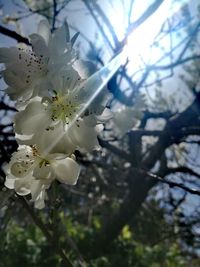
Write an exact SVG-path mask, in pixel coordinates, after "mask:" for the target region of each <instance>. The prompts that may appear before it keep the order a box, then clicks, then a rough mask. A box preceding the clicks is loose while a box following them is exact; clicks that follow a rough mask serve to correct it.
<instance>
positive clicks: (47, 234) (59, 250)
mask: <svg viewBox="0 0 200 267" xmlns="http://www.w3.org/2000/svg"><path fill="white" fill-rule="evenodd" d="M17 197H18V199H19V200H20V202H21V203H22V205H23V207H24V208H25V209H26V211H27V212H28V214H29V215H30V216H31V218H32V219H33V221H34V222H35V224H36V225H37V226H38V227H39V228H40V230H41V231H42V232H43V234H44V236H45V237H46V239H47V240H48V242H49V243H50V244H51V245H52V246H53V247H54V248H55V250H56V251H57V253H58V254H59V255H60V257H61V258H62V260H63V263H64V264H65V266H66V267H74V266H73V265H72V263H71V262H70V261H69V259H68V258H67V256H66V255H65V253H64V251H63V249H62V248H60V247H59V246H58V245H57V244H55V242H53V241H54V240H53V237H52V235H51V234H50V232H49V231H48V229H47V228H46V226H45V225H44V223H43V222H42V220H40V218H39V217H38V216H36V214H35V213H34V211H33V210H32V208H31V207H30V206H29V204H28V203H27V201H26V199H25V198H24V197H22V196H19V195H17Z"/></svg>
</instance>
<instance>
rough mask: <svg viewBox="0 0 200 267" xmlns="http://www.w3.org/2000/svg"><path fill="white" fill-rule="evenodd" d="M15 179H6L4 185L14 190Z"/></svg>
mask: <svg viewBox="0 0 200 267" xmlns="http://www.w3.org/2000/svg"><path fill="white" fill-rule="evenodd" d="M14 184H15V179H9V178H7V177H6V180H5V183H4V185H5V186H6V187H7V188H9V189H14Z"/></svg>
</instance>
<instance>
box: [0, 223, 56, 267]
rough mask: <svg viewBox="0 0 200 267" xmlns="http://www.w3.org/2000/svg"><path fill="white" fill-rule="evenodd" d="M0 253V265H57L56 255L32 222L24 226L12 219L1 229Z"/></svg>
mask: <svg viewBox="0 0 200 267" xmlns="http://www.w3.org/2000/svg"><path fill="white" fill-rule="evenodd" d="M0 255H1V261H0V267H5V266H6V267H13V266H15V267H27V266H29V267H36V266H37V267H47V266H48V267H50V266H54V267H56V266H59V265H58V258H57V256H55V254H54V253H51V248H50V247H49V245H48V244H47V242H46V239H45V238H44V236H43V235H42V233H41V232H40V230H39V229H38V228H37V227H36V226H35V225H33V224H28V225H26V226H25V227H24V226H20V225H19V224H18V223H16V222H14V221H12V223H10V224H9V225H8V226H7V230H6V231H1V233H0Z"/></svg>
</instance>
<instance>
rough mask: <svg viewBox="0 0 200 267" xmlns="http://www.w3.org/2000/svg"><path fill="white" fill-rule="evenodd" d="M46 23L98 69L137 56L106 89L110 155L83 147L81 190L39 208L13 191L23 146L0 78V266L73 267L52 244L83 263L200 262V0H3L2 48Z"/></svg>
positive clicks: (148, 265) (105, 145)
mask: <svg viewBox="0 0 200 267" xmlns="http://www.w3.org/2000/svg"><path fill="white" fill-rule="evenodd" d="M43 18H46V19H48V21H49V23H50V25H51V29H52V32H53V31H54V30H55V29H56V28H58V27H60V26H61V25H63V23H64V22H65V21H67V23H68V24H69V28H70V34H71V37H72V36H73V35H74V34H75V33H76V32H79V36H78V38H77V39H76V41H75V44H74V47H75V48H76V50H77V52H78V56H79V57H80V58H83V59H85V60H90V61H92V62H94V63H95V65H96V66H97V67H98V69H100V68H102V67H103V66H104V65H106V64H107V63H108V62H109V61H110V60H111V59H112V58H113V57H115V56H116V55H117V54H119V53H120V51H122V49H123V48H124V47H126V52H127V55H128V57H127V59H126V61H125V62H122V64H121V66H120V67H119V69H118V70H117V72H116V73H115V74H114V75H113V77H112V78H111V79H110V81H109V82H108V85H107V90H108V92H109V95H110V100H109V103H108V107H109V108H110V109H111V110H112V111H113V114H114V115H113V119H111V120H109V121H108V122H107V123H105V125H104V130H103V131H102V132H101V134H100V136H99V143H100V146H101V149H100V150H99V151H94V152H93V153H91V154H88V153H87V154H84V153H80V152H78V151H77V152H76V156H77V160H78V161H79V163H80V164H81V168H82V170H81V175H80V177H79V180H78V184H77V185H76V186H73V187H72V186H66V185H61V184H56V188H57V190H56V191H57V192H56V195H55V194H54V195H53V194H52V189H50V191H49V199H48V201H47V206H46V208H45V209H44V210H42V211H38V210H33V208H32V205H30V206H29V207H28V208H27V207H26V205H24V202H23V201H20V199H18V198H17V197H16V195H15V194H14V192H13V191H12V190H8V189H6V188H5V187H4V179H5V173H4V166H5V164H6V163H7V162H9V160H10V156H11V154H12V153H13V152H14V151H16V149H17V143H16V140H15V137H14V132H13V125H12V120H13V116H14V114H15V112H16V110H15V103H14V102H12V101H11V100H10V99H9V97H8V96H7V95H6V94H5V92H4V89H5V88H6V84H5V83H4V81H3V79H1V81H0V86H1V91H0V164H1V168H0V188H1V191H0V230H1V231H0V267H13V266H15V267H19V266H20V267H27V266H30V267H32V266H33V267H36V266H37V267H45V266H48V267H50V266H52V267H56V266H66V265H64V263H62V262H61V259H60V257H59V255H58V254H57V253H56V251H55V249H54V247H55V246H59V247H62V248H63V249H64V250H65V252H66V255H67V256H68V257H69V259H70V260H71V262H72V263H73V266H74V267H75V266H77V267H78V266H88V267H114V266H116V267H132V266H137V267H159V266H162V267H165V266H166V267H185V266H188V267H193V266H195V267H197V266H200V258H199V256H200V149H199V148H200V46H199V45H200V3H199V1H198V0H188V1H184V0H169V1H168V0H164V1H163V0H145V1H139V0H126V1H125V0H115V1H114V0H39V1H32V0H25V1H20V0H1V1H0V47H11V46H15V45H17V43H19V42H26V40H27V39H25V38H24V39H23V38H22V37H27V36H28V35H30V34H31V33H33V32H36V31H37V25H38V22H39V21H40V20H41V19H43ZM3 68H4V66H3V65H1V70H3ZM116 118H121V120H122V121H123V120H126V121H129V122H130V123H129V125H128V127H127V128H126V127H125V126H124V127H122V126H121V125H122V124H123V123H121V124H120V123H119V122H118V123H117V120H116ZM28 199H29V197H27V200H28ZM27 211H28V212H27ZM33 214H34V216H36V217H37V218H39V221H40V222H42V224H43V225H45V226H46V227H47V228H48V231H49V232H50V233H51V234H52V236H53V242H52V243H51V244H50V243H49V242H48V240H47V239H46V237H45V236H44V235H43V231H41V227H40V224H38V223H37V220H36V221H35V220H34V219H33Z"/></svg>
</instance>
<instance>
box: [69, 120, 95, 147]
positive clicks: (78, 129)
mask: <svg viewBox="0 0 200 267" xmlns="http://www.w3.org/2000/svg"><path fill="white" fill-rule="evenodd" d="M66 132H67V133H68V134H69V136H70V138H71V140H72V142H73V143H74V144H76V145H77V147H79V148H82V149H84V150H86V151H88V152H90V151H92V150H93V149H94V148H98V147H99V143H98V140H97V132H96V130H95V128H94V127H89V126H87V125H86V123H85V122H84V120H81V119H79V121H78V122H77V123H74V125H72V126H71V127H70V128H69V129H68V128H66Z"/></svg>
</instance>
